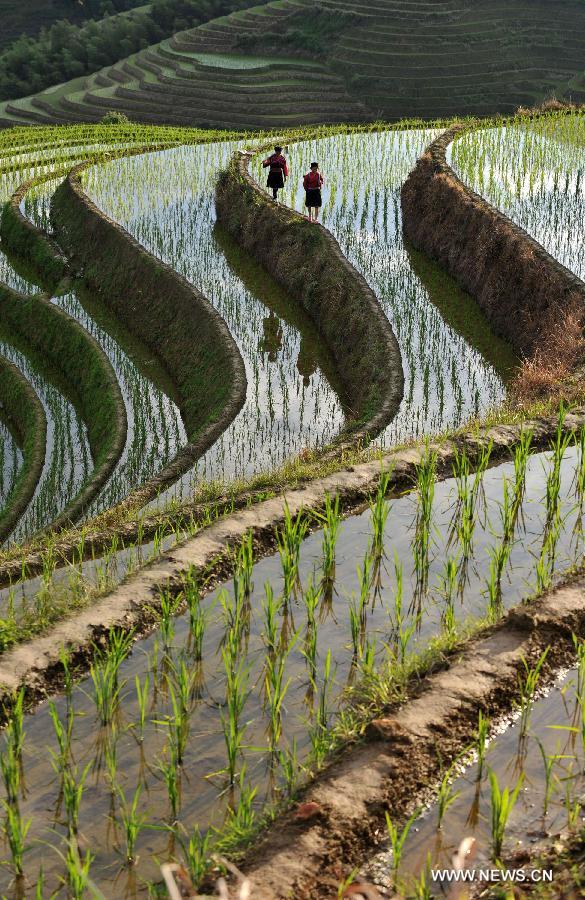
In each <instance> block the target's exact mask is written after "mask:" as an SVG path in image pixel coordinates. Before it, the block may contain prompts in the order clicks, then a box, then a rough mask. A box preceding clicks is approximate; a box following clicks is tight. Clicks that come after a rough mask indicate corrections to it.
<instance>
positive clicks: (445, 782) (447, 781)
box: [437, 766, 461, 828]
mask: <svg viewBox="0 0 585 900" xmlns="http://www.w3.org/2000/svg"><path fill="white" fill-rule="evenodd" d="M453 767H454V766H451V767H450V768H449V769H447V771H446V772H445V774H444V775H443V778H442V780H441V784H440V785H439V791H438V794H437V827H438V828H442V827H443V819H444V817H445V813H446V812H447V810H448V809H449V807H450V806H452V804H453V803H455V801H456V800H457V797H459V795H460V794H461V791H454V790H453V785H452V783H451V782H452V778H453Z"/></svg>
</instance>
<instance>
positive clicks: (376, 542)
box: [368, 472, 392, 569]
mask: <svg viewBox="0 0 585 900" xmlns="http://www.w3.org/2000/svg"><path fill="white" fill-rule="evenodd" d="M391 474H392V473H391V472H382V473H381V474H380V482H379V484H378V490H377V492H376V496H375V497H374V498H373V499H372V498H371V497H370V499H369V501H368V503H369V507H370V525H371V551H372V556H373V558H374V566H375V567H376V569H377V568H378V567H379V566H380V563H381V560H382V557H383V556H384V531H385V528H386V522H387V520H388V515H389V513H390V503H389V501H388V500H387V499H386V495H387V493H388V486H389V484H390V479H391Z"/></svg>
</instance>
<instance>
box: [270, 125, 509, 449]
mask: <svg viewBox="0 0 585 900" xmlns="http://www.w3.org/2000/svg"><path fill="white" fill-rule="evenodd" d="M434 134H435V132H431V131H404V132H395V131H391V132H386V133H381V134H349V135H336V136H334V137H330V138H325V139H321V140H316V141H307V142H302V143H298V144H297V143H295V144H292V145H291V146H290V148H289V152H288V158H289V164H290V169H291V174H290V177H289V179H288V182H287V186H286V189H285V191H284V192H283V195H281V196H282V199H283V202H286V203H287V204H288V205H290V206H292V207H293V208H295V209H297V210H298V211H299V212H306V210H305V208H304V201H305V193H304V190H303V186H302V177H303V175H304V173H305V172H307V171H308V170H309V167H310V164H311V162H312V161H313V160H315V161H318V162H319V163H320V166H321V172H322V174H323V175H324V177H325V186H324V190H323V199H324V206H323V210H322V221H323V223H324V225H325V226H326V227H327V228H329V229H330V231H331V232H332V233H333V234H334V235H335V237H336V238H337V240H338V241H339V244H340V246H341V249H342V251H343V252H344V254H345V255H346V256H347V257H348V259H349V260H350V261H351V262H352V263H353V264H354V265H355V266H356V268H357V269H358V271H360V272H361V273H362V275H363V276H364V277H365V278H366V280H367V282H368V283H369V285H370V287H371V288H372V289H373V290H374V292H375V294H376V296H377V297H378V299H379V300H380V303H381V304H382V308H383V310H384V312H385V313H386V315H387V317H388V319H389V321H390V323H391V325H392V328H393V329H394V333H395V334H396V337H397V339H398V342H399V345H400V350H401V353H402V362H403V367H404V374H405V393H404V400H403V403H402V405H401V407H400V410H399V412H398V414H397V416H396V417H395V419H394V421H393V422H392V423H391V424H390V426H389V427H388V428H387V429H386V431H385V432H384V434H383V435H382V438H381V442H382V443H384V444H393V443H396V442H397V441H403V440H405V439H408V438H416V437H421V436H423V435H426V434H432V433H437V432H440V431H442V430H446V429H450V428H455V427H457V426H459V425H461V424H462V423H463V422H464V421H465V420H467V419H469V418H471V417H475V416H481V415H482V414H483V413H485V412H486V411H487V410H489V409H490V408H492V407H495V406H497V405H498V404H499V403H500V402H501V401H502V400H503V398H504V396H505V387H504V382H503V377H502V376H503V375H505V372H506V369H507V367H508V366H509V363H510V358H511V354H510V353H509V352H508V353H506V352H505V351H504V352H503V354H502V359H498V358H497V356H496V358H492V360H491V361H487V360H486V358H485V357H484V356H483V355H482V354H481V353H480V352H479V351H478V350H476V349H475V347H474V346H473V343H472V342H469V341H468V340H466V339H465V338H464V337H462V336H461V334H459V333H458V331H457V330H455V328H453V327H452V326H451V325H450V324H449V322H448V319H446V318H445V316H444V315H442V313H441V311H439V309H438V308H437V306H436V305H434V303H433V286H432V285H431V284H428V285H427V284H425V282H424V281H422V280H421V277H424V273H423V272H422V271H420V272H419V273H418V274H415V272H414V270H413V267H412V265H411V259H410V256H409V250H408V248H407V247H406V246H405V244H404V240H403V235H402V224H401V209H400V190H401V187H402V184H403V183H404V181H405V179H406V178H407V176H408V173H409V172H410V171H411V170H412V168H413V167H414V165H415V163H416V160H417V158H418V156H420V154H421V153H422V152H423V151H424V149H425V147H426V146H427V145H428V144H429V143H430V141H431V140H432V138H433V136H434ZM260 163H261V158H260V157H258V158H256V160H255V163H254V166H255V173H256V177H257V178H258V180H259V181H260V182H261V183H265V181H266V173H265V171H264V172H263V170H262V169H261V166H260ZM445 280H446V281H447V279H446V278H445ZM450 284H451V285H453V282H450ZM453 288H454V290H456V288H455V287H454V286H453ZM460 302H463V300H461V301H460ZM467 302H470V301H469V298H467ZM482 327H483V329H484V331H485V332H487V333H488V334H489V328H488V326H487V325H486V324H485V323H484V324H483V326H482ZM492 343H493V344H494V347H495V346H496V345H497V341H495V340H493V342H492Z"/></svg>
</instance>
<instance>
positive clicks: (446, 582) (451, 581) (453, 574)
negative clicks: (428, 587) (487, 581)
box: [439, 556, 459, 638]
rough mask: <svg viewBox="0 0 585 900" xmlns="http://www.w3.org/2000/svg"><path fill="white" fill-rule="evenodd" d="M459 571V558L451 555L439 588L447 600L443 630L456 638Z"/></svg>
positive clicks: (442, 618) (444, 609)
mask: <svg viewBox="0 0 585 900" xmlns="http://www.w3.org/2000/svg"><path fill="white" fill-rule="evenodd" d="M458 571H459V569H458V564H457V560H456V559H454V558H453V557H451V556H449V557H448V558H447V560H446V562H445V567H444V570H443V573H442V574H441V575H440V576H439V590H440V592H441V594H442V596H443V598H444V600H445V606H444V607H443V612H442V615H441V621H442V625H443V631H444V632H445V634H446V635H447V636H448V637H449V638H454V637H455V635H456V633H457V618H456V616H455V593H456V589H457V579H458Z"/></svg>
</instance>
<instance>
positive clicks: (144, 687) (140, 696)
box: [134, 672, 150, 741]
mask: <svg viewBox="0 0 585 900" xmlns="http://www.w3.org/2000/svg"><path fill="white" fill-rule="evenodd" d="M134 684H135V686H136V701H137V703H138V723H137V727H138V737H139V740H140V741H143V740H144V726H145V723H146V712H147V707H148V696H149V693H150V675H149V674H148V672H147V673H146V675H145V676H144V682H141V681H140V678H139V676H138V675H136V676H135V678H134Z"/></svg>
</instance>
